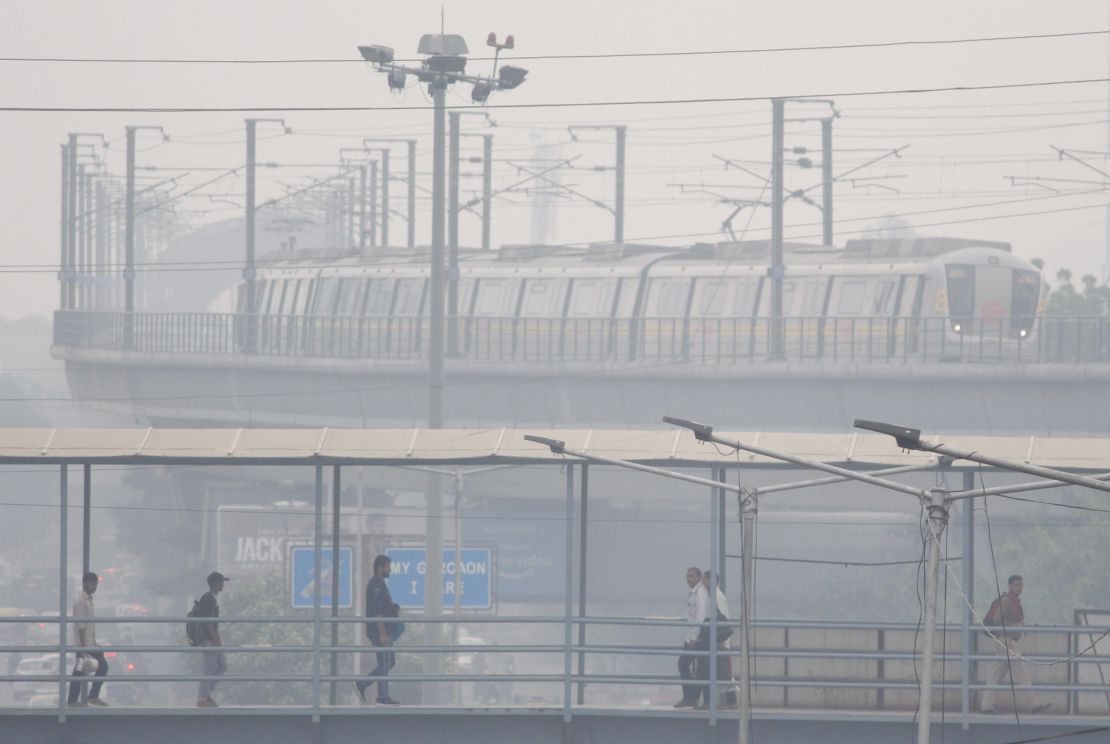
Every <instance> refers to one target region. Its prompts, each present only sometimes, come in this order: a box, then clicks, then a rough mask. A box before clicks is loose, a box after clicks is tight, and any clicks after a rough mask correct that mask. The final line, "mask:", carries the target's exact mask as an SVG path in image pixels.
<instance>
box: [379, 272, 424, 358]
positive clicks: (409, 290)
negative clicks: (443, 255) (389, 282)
mask: <svg viewBox="0 0 1110 744" xmlns="http://www.w3.org/2000/svg"><path fill="white" fill-rule="evenodd" d="M427 284H428V282H427V280H426V279H425V278H424V277H402V278H399V279H398V280H397V287H396V290H395V291H394V294H393V308H392V312H391V314H390V317H391V318H392V320H393V323H392V324H391V331H392V332H391V333H390V335H389V339H388V342H389V346H390V348H391V351H392V352H393V354H394V355H396V356H401V357H402V358H411V357H413V356H419V355H420V350H421V348H422V347H423V342H424V338H425V337H426V331H428V332H430V328H428V329H426V328H425V326H426V325H427V322H428V321H427V319H426V314H425V313H424V303H425V301H426V300H425V295H426V294H427Z"/></svg>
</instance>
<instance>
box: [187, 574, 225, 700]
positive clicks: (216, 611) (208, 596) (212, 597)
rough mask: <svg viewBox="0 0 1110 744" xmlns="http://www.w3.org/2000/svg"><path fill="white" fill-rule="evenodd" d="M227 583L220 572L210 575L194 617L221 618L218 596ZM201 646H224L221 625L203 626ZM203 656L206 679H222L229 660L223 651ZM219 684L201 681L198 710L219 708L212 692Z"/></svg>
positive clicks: (206, 653)
mask: <svg viewBox="0 0 1110 744" xmlns="http://www.w3.org/2000/svg"><path fill="white" fill-rule="evenodd" d="M225 581H231V579H229V578H228V577H226V576H224V575H223V574H222V573H220V572H219V571H213V572H212V573H210V574H208V591H207V592H205V593H204V596H202V597H201V598H200V600H198V602H197V607H196V611H195V613H194V617H211V618H217V617H219V616H220V603H219V602H217V601H216V595H217V594H219V593H220V592H222V591H223V590H224V582H225ZM200 645H201V646H211V647H219V646H223V645H224V644H223V641H222V640H221V639H220V624H219V623H217V622H210V623H204V624H202V625H201V642H200ZM201 656H202V657H203V658H204V667H203V671H202V674H203V675H204V676H205V677H222V676H223V674H224V672H226V671H227V659H226V658H225V657H224V652H223V651H204V652H202V653H201ZM218 683H219V680H215V679H204V680H201V682H200V688H199V689H198V690H197V707H198V708H216V707H219V704H218V703H217V702H216V701H215V700H213V699H212V691H213V690H215V689H216V685H217V684H218Z"/></svg>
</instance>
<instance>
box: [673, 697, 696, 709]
mask: <svg viewBox="0 0 1110 744" xmlns="http://www.w3.org/2000/svg"><path fill="white" fill-rule="evenodd" d="M674 707H676V708H693V707H694V703H692V702H691V701H689V700H686V699H685V698H683V699H682V700H679V701H678V702H677V703H675V704H674Z"/></svg>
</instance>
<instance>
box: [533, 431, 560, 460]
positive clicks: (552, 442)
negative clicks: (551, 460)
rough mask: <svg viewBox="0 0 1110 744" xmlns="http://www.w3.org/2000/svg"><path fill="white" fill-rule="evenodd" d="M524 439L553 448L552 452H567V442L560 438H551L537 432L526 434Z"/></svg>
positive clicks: (558, 453) (556, 453)
mask: <svg viewBox="0 0 1110 744" xmlns="http://www.w3.org/2000/svg"><path fill="white" fill-rule="evenodd" d="M524 439H525V440H526V441H529V442H535V443H536V444H542V445H544V446H546V447H550V448H551V452H552V454H555V455H562V454H564V453H565V452H566V448H567V443H566V442H564V441H562V440H559V439H550V438H549V437H540V436H536V435H535V434H525V435H524Z"/></svg>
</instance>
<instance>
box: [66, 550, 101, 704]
mask: <svg viewBox="0 0 1110 744" xmlns="http://www.w3.org/2000/svg"><path fill="white" fill-rule="evenodd" d="M99 585H100V577H99V576H97V575H96V574H95V573H93V572H92V571H89V572H88V573H86V574H85V575H84V576H83V577H81V591H80V592H78V593H77V598H76V599H74V600H73V621H74V622H73V635H74V639H73V640H74V642H75V643H76V644H77V645H78V646H85V647H90V646H96V623H94V622H92V619H93V618H94V617H96V611H95V607H94V606H93V595H94V594H96V588H97V587H98V586H99ZM88 657H91V658H93V659H96V676H97V681H96V682H93V686H92V689H91V690H89V701H88V705H101V706H107V705H108V703H106V702H104V701H103V700H101V699H100V688H101V687H103V686H104V680H103V679H102V678H103V677H104V676H105V675H106V674H108V662H107V660H106V659H105V658H104V654H103V653H102V652H100V651H88V652H78V653H77V667H76V668H75V669H74V670H73V674H74V676H77V677H80V676H83V675H84V674H85V664H86V663H87V662H88ZM80 694H81V681H80V680H76V679H75V680H73V681H72V682H70V683H69V696H68V698H67V701H66V702H67V704H68V705H70V706H73V707H75V708H77V707H84V706H85V705H86V704H85V703H82V702H79V701H78V697H79V696H80Z"/></svg>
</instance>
